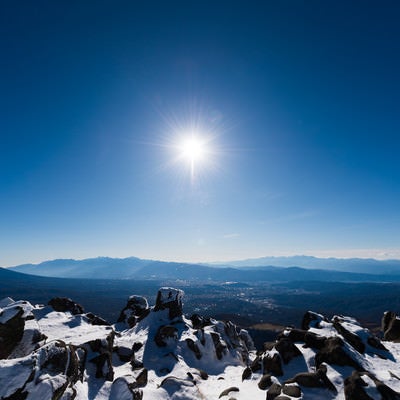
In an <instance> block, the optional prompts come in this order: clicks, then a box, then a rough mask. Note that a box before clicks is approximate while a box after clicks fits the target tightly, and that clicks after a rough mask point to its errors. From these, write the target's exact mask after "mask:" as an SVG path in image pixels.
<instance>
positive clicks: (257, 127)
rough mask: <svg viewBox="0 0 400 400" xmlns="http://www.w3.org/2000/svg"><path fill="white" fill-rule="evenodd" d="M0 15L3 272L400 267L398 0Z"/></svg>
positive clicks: (34, 8)
mask: <svg viewBox="0 0 400 400" xmlns="http://www.w3.org/2000/svg"><path fill="white" fill-rule="evenodd" d="M0 7H1V11H0V44H1V47H0V48H1V62H0V72H1V75H0V85H1V86H0V89H1V96H0V102H1V104H0V110H1V111H0V113H1V118H0V257H1V258H0V265H13V264H19V263H23V262H38V261H41V260H46V259H52V258H59V257H63V258H65V257H68V258H69V257H71V258H84V257H92V256H98V255H108V256H115V257H125V256H129V255H135V256H139V257H144V258H157V259H164V260H182V261H210V260H229V259H239V258H248V257H258V256H265V255H290V254H313V255H322V256H344V257H351V256H375V257H379V258H390V257H398V258H400V212H399V204H400V163H399V160H398V159H399V157H398V154H399V145H400V139H399V132H400V129H399V128H400V117H399V115H400V114H399V104H400V79H399V72H398V71H400V56H399V54H400V51H399V50H400V48H399V46H400V45H399V43H400V40H399V39H400V25H399V24H398V21H399V18H400V5H399V3H398V2H396V1H383V2H382V1H380V2H378V1H327V2H320V1H279V2H268V1H259V2H258V1H257V2H244V1H241V2H237V1H229V2H228V1H226V2H225V1H212V2H211V1H210V2H209V1H201V2H194V1H193V2H192V1H189V2H187V1H185V2H174V1H171V2H164V1H160V2H157V1H155V2H140V3H139V2H132V1H82V2H70V1H68V2H67V1H57V2H54V1H36V2H31V1H25V2H24V1H22V2H12V1H6V2H3V3H2V4H1V6H0ZM193 126H195V127H196V129H197V134H198V135H200V136H202V137H205V138H207V139H209V140H210V141H209V144H208V146H209V149H210V153H211V154H210V155H209V156H208V157H207V158H206V160H204V162H203V163H201V162H198V163H197V165H196V174H195V177H194V179H191V177H190V173H189V170H190V168H189V165H188V162H186V161H185V160H177V157H178V156H179V151H178V149H177V148H176V145H177V146H179V143H180V142H179V141H180V140H181V139H179V138H181V137H182V136H185V135H186V133H187V134H188V135H190V132H191V130H192V129H193Z"/></svg>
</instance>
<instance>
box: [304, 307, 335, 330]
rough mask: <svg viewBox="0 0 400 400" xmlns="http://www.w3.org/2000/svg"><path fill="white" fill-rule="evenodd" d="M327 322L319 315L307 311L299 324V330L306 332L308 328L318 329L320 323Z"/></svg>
mask: <svg viewBox="0 0 400 400" xmlns="http://www.w3.org/2000/svg"><path fill="white" fill-rule="evenodd" d="M322 321H324V322H328V320H327V319H326V318H325V317H324V316H323V315H321V314H318V313H315V312H312V311H307V312H306V313H305V314H304V317H303V320H302V322H301V329H303V330H305V331H306V330H308V329H309V328H320V323H321V322H322Z"/></svg>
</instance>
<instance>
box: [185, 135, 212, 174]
mask: <svg viewBox="0 0 400 400" xmlns="http://www.w3.org/2000/svg"><path fill="white" fill-rule="evenodd" d="M177 147H178V152H179V158H180V159H181V160H183V161H185V162H187V163H188V164H189V168H190V176H191V180H192V181H193V180H194V179H195V175H196V173H197V170H198V169H199V165H200V164H205V163H206V162H207V160H208V158H209V156H210V149H209V148H208V142H207V140H206V139H205V136H204V135H200V134H198V133H188V134H184V135H182V136H181V139H180V141H179V143H178V146H177Z"/></svg>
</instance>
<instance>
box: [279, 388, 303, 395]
mask: <svg viewBox="0 0 400 400" xmlns="http://www.w3.org/2000/svg"><path fill="white" fill-rule="evenodd" d="M282 393H283V394H287V395H288V396H291V397H301V389H300V388H299V387H298V386H297V385H283V388H282Z"/></svg>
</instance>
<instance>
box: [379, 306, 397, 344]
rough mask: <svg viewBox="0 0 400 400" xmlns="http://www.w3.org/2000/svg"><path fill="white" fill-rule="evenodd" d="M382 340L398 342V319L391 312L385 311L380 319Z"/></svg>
mask: <svg viewBox="0 0 400 400" xmlns="http://www.w3.org/2000/svg"><path fill="white" fill-rule="evenodd" d="M382 331H383V339H384V340H388V341H392V342H397V341H400V319H399V318H398V317H397V315H396V314H395V313H394V312H393V311H386V312H385V313H384V314H383V318H382Z"/></svg>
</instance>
